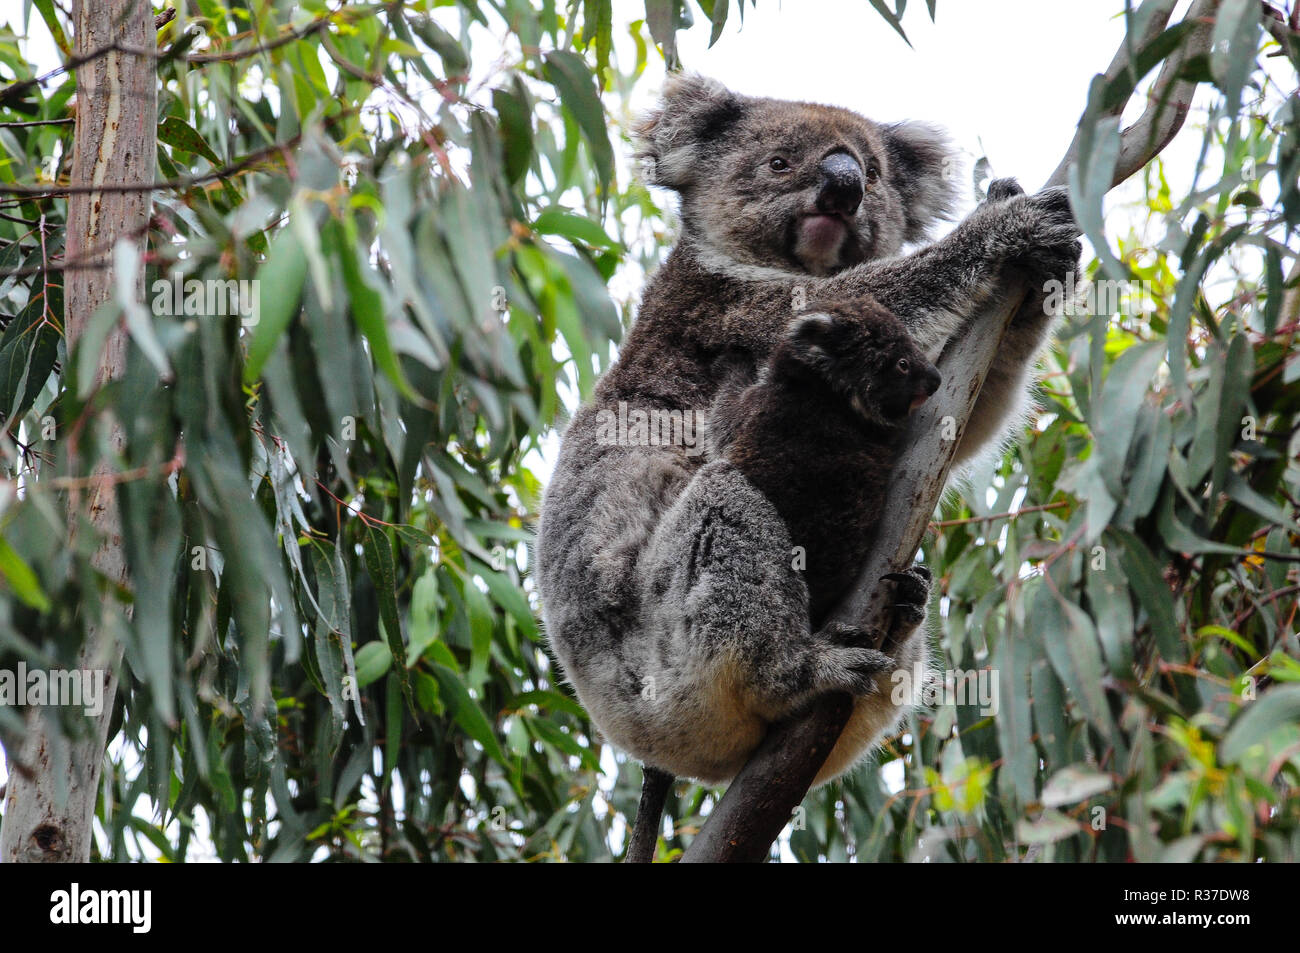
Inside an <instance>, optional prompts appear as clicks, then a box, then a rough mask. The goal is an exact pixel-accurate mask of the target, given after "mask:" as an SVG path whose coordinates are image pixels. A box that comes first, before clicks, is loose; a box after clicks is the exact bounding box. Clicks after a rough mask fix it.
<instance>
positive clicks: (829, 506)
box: [709, 298, 940, 631]
mask: <svg viewBox="0 0 1300 953" xmlns="http://www.w3.org/2000/svg"><path fill="white" fill-rule="evenodd" d="M939 382H940V377H939V372H938V371H937V370H936V369H935V367H934V365H933V364H931V363H930V362H929V361H928V360H927V359H926V356H925V354H923V353H922V352H921V350H920V349H919V348H917V346H916V345H915V344H914V343H913V341H912V338H911V337H910V336H909V335H908V333H907V330H906V329H905V328H904V327H903V324H902V323H901V322H900V321H899V320H898V319H897V318H896V317H894V315H893V314H891V313H890V312H889V311H886V310H885V309H884V308H883V307H881V306H880V305H879V304H878V303H876V301H875V300H874V299H871V298H855V299H853V300H851V301H840V302H833V303H830V304H821V305H819V306H818V308H817V309H816V310H815V311H812V312H810V313H809V314H807V315H803V316H800V317H798V318H796V319H795V321H794V322H793V323H792V324H791V325H790V328H789V330H788V331H787V332H786V335H785V338H784V339H783V340H782V341H781V342H780V343H779V344H778V345H777V347H776V350H775V351H774V352H773V353H772V356H771V358H770V359H769V361H768V363H767V365H766V366H765V367H764V368H763V370H762V372H761V373H760V374H759V377H758V380H757V382H756V383H753V384H750V385H749V386H748V387H744V386H741V385H738V384H734V385H725V384H724V386H723V387H722V389H721V390H720V392H719V395H718V398H717V400H716V402H715V404H714V406H713V409H712V412H711V414H710V422H709V435H710V441H711V444H712V447H713V449H714V451H715V452H716V453H718V454H719V455H722V456H725V457H726V459H727V460H729V461H730V462H731V463H732V465H733V466H735V467H736V468H737V469H739V470H740V471H741V472H742V473H743V474H744V475H745V477H746V478H747V479H748V480H749V481H750V482H751V483H752V484H753V485H754V487H755V488H757V489H758V490H759V491H760V492H762V493H763V495H764V496H766V497H767V499H768V500H769V501H770V502H771V503H772V504H773V506H774V507H775V508H776V510H777V512H778V513H779V514H780V516H781V518H782V519H783V520H784V521H785V525H786V528H787V529H788V531H789V533H790V539H791V542H792V543H793V545H794V546H795V550H794V552H793V553H792V560H794V565H795V568H796V569H797V568H799V567H800V559H801V557H802V558H805V559H806V565H805V572H804V579H805V581H806V583H807V585H808V596H809V618H810V621H811V623H812V628H813V631H816V630H817V629H819V628H821V626H822V625H823V623H824V622H825V619H826V616H827V615H828V614H829V613H830V612H831V610H832V609H834V608H835V605H836V604H837V603H838V602H839V600H840V599H841V597H842V596H843V595H844V594H845V592H846V591H847V590H848V588H849V586H851V585H852V584H853V582H854V581H855V580H856V578H857V575H858V573H859V571H860V570H861V568H862V564H863V562H864V560H865V558H866V555H867V553H868V551H869V550H870V548H871V545H872V542H873V540H874V536H875V528H876V526H877V525H878V523H879V521H880V515H881V509H882V507H883V505H884V502H885V490H886V487H887V484H888V482H889V475H890V472H891V470H892V469H893V466H894V462H895V460H896V458H897V455H898V449H899V446H898V445H899V441H900V438H901V437H902V434H903V429H904V425H905V424H906V422H907V418H908V415H909V414H910V413H911V412H912V411H913V410H915V409H916V408H917V407H919V406H920V405H921V404H923V403H925V401H926V400H927V399H928V398H929V397H930V396H931V395H932V394H933V393H934V392H935V391H936V390H937V389H938V387H939ZM914 568H915V569H917V570H919V569H920V567H914ZM899 582H900V584H903V583H905V582H906V580H903V579H900V580H899ZM920 588H921V589H922V590H924V588H925V587H924V586H922V587H920ZM899 594H900V596H904V595H905V594H904V593H902V592H900V593H899ZM922 598H924V596H922ZM903 601H906V599H905V598H904V600H903Z"/></svg>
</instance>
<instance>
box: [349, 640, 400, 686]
mask: <svg viewBox="0 0 1300 953" xmlns="http://www.w3.org/2000/svg"><path fill="white" fill-rule="evenodd" d="M356 663H357V687H358V688H365V687H366V686H367V685H370V684H373V683H374V682H377V681H379V679H381V678H383V676H384V674H385V673H387V671H388V669H389V667H390V666H391V665H392V664H393V653H392V652H390V651H389V649H388V646H387V645H385V644H384V643H383V642H367V643H366V644H365V645H363V646H361V648H359V649H357V657H356Z"/></svg>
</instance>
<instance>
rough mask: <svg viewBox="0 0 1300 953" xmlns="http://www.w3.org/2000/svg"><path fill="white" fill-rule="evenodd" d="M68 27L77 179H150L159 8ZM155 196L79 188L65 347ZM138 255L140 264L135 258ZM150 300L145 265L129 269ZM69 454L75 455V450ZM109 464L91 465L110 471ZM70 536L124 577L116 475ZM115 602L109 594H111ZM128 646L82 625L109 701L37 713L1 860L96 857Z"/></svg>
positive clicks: (106, 361)
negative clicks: (91, 713) (72, 721)
mask: <svg viewBox="0 0 1300 953" xmlns="http://www.w3.org/2000/svg"><path fill="white" fill-rule="evenodd" d="M72 18H73V30H74V35H75V55H76V56H77V58H78V59H81V58H83V57H89V56H91V55H92V54H94V53H96V52H97V51H101V50H102V51H104V52H103V54H102V55H99V56H94V57H93V58H91V59H89V61H88V62H85V63H84V64H83V65H82V66H80V67H78V69H77V125H76V131H75V133H74V141H73V154H72V182H71V184H72V185H73V186H74V188H75V187H76V186H86V185H104V184H109V183H111V184H115V185H121V186H128V187H129V186H140V185H145V184H147V183H149V182H152V181H153V178H154V152H155V150H156V148H157V143H156V135H157V133H156V130H157V78H156V69H155V60H154V58H153V57H152V56H150V55H146V54H142V53H141V52H140V51H142V50H148V51H152V50H153V49H154V45H155V41H154V14H153V10H152V9H151V8H150V5H149V4H148V3H147V2H145V0H74V3H73V13H72ZM150 201H151V194H150V192H149V191H147V190H144V189H137V190H135V191H111V190H110V191H104V192H75V191H74V192H73V194H71V195H70V196H69V198H68V224H67V251H66V255H65V263H67V264H68V265H69V267H68V269H67V270H65V272H64V299H65V318H64V333H65V335H66V341H67V345H68V349H69V351H71V350H72V348H73V346H74V345H75V344H76V341H77V339H78V337H79V336H80V335H81V332H82V331H83V330H84V329H85V327H86V323H87V322H88V321H89V320H90V317H91V315H92V314H94V312H95V310H96V309H97V308H98V307H99V306H100V305H101V304H103V303H104V302H105V301H106V300H108V299H109V297H110V296H111V294H112V289H113V287H114V283H115V281H116V276H115V274H114V271H113V268H112V267H111V263H112V249H113V248H114V246H115V245H117V243H118V242H119V241H124V242H131V243H133V244H135V246H136V247H137V248H138V249H141V250H142V249H143V245H144V241H145V234H146V231H147V228H148V223H149V207H150ZM136 260H140V259H139V258H138V257H137V258H136ZM134 280H135V284H136V292H135V293H136V295H137V296H143V293H144V273H143V270H141V272H140V273H139V274H137V275H136V276H134ZM126 345H127V338H126V332H125V330H124V329H123V328H122V327H121V326H120V325H119V326H118V327H117V328H116V329H115V330H114V332H113V333H112V334H110V335H109V337H108V339H107V341H106V342H105V345H104V350H103V353H102V354H101V355H100V360H99V370H98V374H97V377H98V379H99V380H101V381H102V380H108V379H111V378H115V377H120V376H121V374H122V373H123V370H124V369H125V364H126ZM111 442H112V446H113V448H114V450H117V451H120V450H121V448H122V443H123V434H122V430H121V428H120V426H118V425H117V424H116V423H114V424H113V427H112V431H111ZM69 459H70V460H71V459H72V454H69ZM112 465H113V461H111V460H110V461H103V462H100V463H99V464H97V465H96V467H95V471H94V472H95V473H96V474H100V475H107V474H108V472H109V471H110V469H111V467H112ZM67 512H68V526H69V533H70V534H72V533H75V532H76V526H77V519H78V515H80V516H81V517H82V518H85V519H87V520H88V521H89V523H90V525H91V526H92V527H93V528H94V530H95V531H96V532H97V533H98V534H99V535H100V537H101V539H102V542H101V544H100V546H99V548H98V550H97V551H96V553H95V555H94V556H93V558H92V561H93V563H94V565H95V567H96V568H97V569H98V570H99V571H100V572H102V573H104V574H105V575H106V576H107V577H109V578H110V579H113V580H116V581H117V582H118V583H120V584H125V583H126V578H127V577H126V560H125V554H124V553H123V550H122V534H121V529H120V524H119V522H118V513H117V503H116V491H115V488H114V485H113V484H112V482H110V481H108V480H105V481H104V482H102V483H98V484H93V485H92V487H91V489H90V490H89V492H87V493H85V494H83V493H81V492H80V491H77V490H73V491H71V492H70V494H69V498H68V507H67ZM109 598H111V597H109ZM121 658H122V647H121V645H120V644H118V642H117V640H116V639H115V638H114V637H113V635H112V634H111V633H110V632H106V631H104V630H103V629H102V628H100V627H98V626H96V625H94V624H92V623H89V622H88V623H87V624H86V640H85V642H84V643H83V645H82V649H81V653H80V658H79V661H78V665H79V667H80V668H82V669H83V670H95V671H100V672H102V673H103V675H102V678H103V679H104V683H105V684H104V706H103V711H102V712H101V714H100V715H99V716H97V717H95V718H90V717H87V722H88V724H87V725H86V726H85V728H86V730H85V731H83V732H80V733H78V736H77V737H74V738H63V737H62V735H61V733H60V729H59V726H58V724H57V720H56V717H55V713H54V712H53V711H52V710H50V711H47V710H43V709H39V708H34V709H32V711H31V712H30V714H29V717H28V720H27V729H28V732H27V736H26V739H25V741H24V742H23V744H22V746H21V747H20V749H19V751H18V754H17V756H16V757H13V756H11V757H10V759H9V762H10V763H9V769H10V770H9V786H8V791H7V793H6V797H5V811H4V826H3V828H2V829H0V861H4V862H24V861H26V862H38V863H40V862H45V863H51V862H63V861H71V862H84V861H87V860H89V859H90V848H91V843H92V840H93V829H92V821H93V818H94V814H95V801H96V795H97V793H98V788H99V775H100V769H101V767H102V765H103V758H104V749H105V747H106V745H107V743H108V725H109V720H110V718H111V717H112V712H113V699H114V697H115V695H116V691H117V668H118V665H119V664H120V662H121Z"/></svg>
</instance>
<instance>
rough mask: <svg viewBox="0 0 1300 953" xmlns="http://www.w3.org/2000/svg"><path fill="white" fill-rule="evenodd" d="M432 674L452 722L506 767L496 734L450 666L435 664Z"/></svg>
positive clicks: (504, 757)
mask: <svg viewBox="0 0 1300 953" xmlns="http://www.w3.org/2000/svg"><path fill="white" fill-rule="evenodd" d="M433 675H434V677H435V678H436V679H437V680H438V688H439V689H440V695H441V697H442V700H443V702H444V704H446V706H447V710H448V711H449V712H450V714H451V716H452V717H453V718H454V719H455V720H456V724H458V725H460V727H461V730H463V731H464V732H465V734H467V735H469V736H470V737H471V738H473V739H474V740H475V741H477V742H478V743H479V744H481V745H482V746H483V750H484V751H486V752H487V753H488V756H489V757H491V758H492V760H494V761H496V762H497V763H498V764H500V765H501V766H502V767H505V768H507V769H509V767H510V765H509V763H508V762H507V761H506V754H505V752H504V751H502V750H501V743H500V742H499V741H497V737H496V734H495V733H494V732H493V730H492V723H491V722H490V721H488V718H487V716H486V715H484V714H483V710H482V709H481V708H479V706H478V703H477V702H476V701H474V699H473V698H471V697H470V694H469V691H468V690H467V689H466V687H465V683H464V682H462V681H461V679H460V676H459V675H457V674H456V673H455V672H453V671H452V670H451V669H449V668H446V667H445V666H442V665H436V664H435V665H434V666H433Z"/></svg>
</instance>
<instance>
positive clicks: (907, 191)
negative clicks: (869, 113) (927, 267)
mask: <svg viewBox="0 0 1300 953" xmlns="http://www.w3.org/2000/svg"><path fill="white" fill-rule="evenodd" d="M884 134H885V148H886V150H887V154H888V159H889V184H890V185H891V186H892V187H893V188H894V191H896V192H897V193H898V196H899V199H900V204H901V206H902V209H903V214H904V216H905V223H906V224H905V227H904V234H903V237H904V240H905V241H908V242H919V241H922V240H924V239H925V238H926V236H927V234H928V233H929V231H930V227H931V226H932V225H934V224H935V223H936V222H939V221H944V220H948V219H951V218H952V217H953V214H954V212H955V211H956V208H957V194H958V182H959V181H961V168H960V165H961V163H960V162H959V161H958V158H957V152H956V150H955V149H954V148H953V145H952V142H951V141H950V140H949V138H948V134H947V133H946V132H944V131H943V130H942V129H940V128H939V127H938V126H932V125H930V124H929V123H923V122H900V123H895V124H893V125H891V126H886V127H885V128H884Z"/></svg>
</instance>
